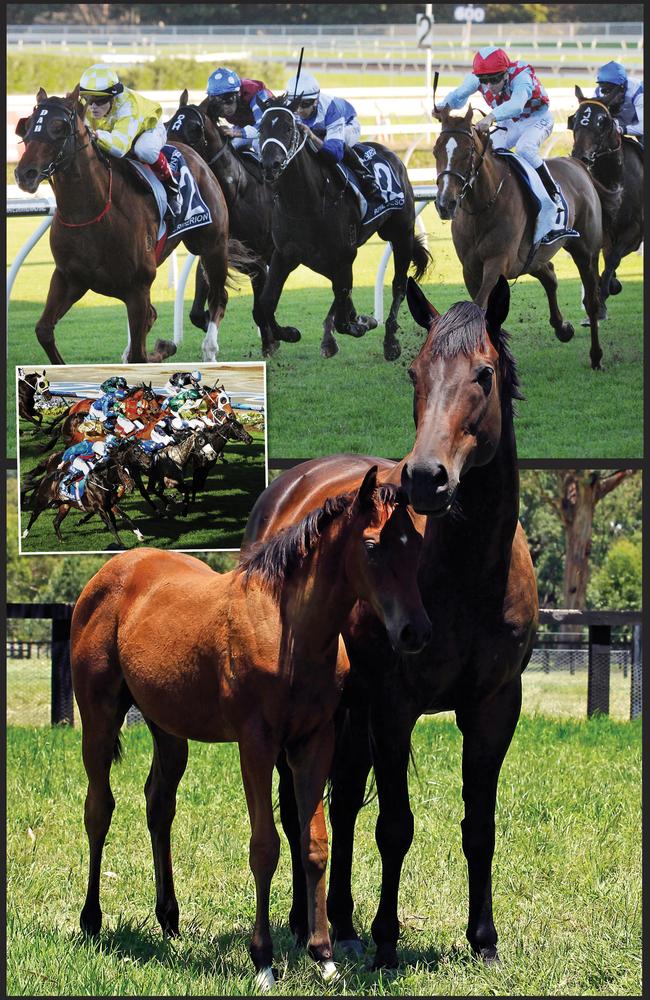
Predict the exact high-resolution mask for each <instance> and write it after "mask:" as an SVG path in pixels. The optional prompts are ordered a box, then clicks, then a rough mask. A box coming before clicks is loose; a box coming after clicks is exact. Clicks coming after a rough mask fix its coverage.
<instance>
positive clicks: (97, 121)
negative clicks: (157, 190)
mask: <svg viewBox="0 0 650 1000" xmlns="http://www.w3.org/2000/svg"><path fill="white" fill-rule="evenodd" d="M79 97H80V98H81V100H83V101H84V102H85V103H86V106H87V111H86V122H87V123H88V125H89V126H90V128H91V129H92V130H93V132H94V133H95V139H96V141H97V145H98V146H99V147H100V149H102V150H104V152H106V153H109V154H110V155H111V156H117V157H122V156H126V154H127V153H128V152H129V151H132V152H133V153H134V155H135V156H136V157H137V159H138V160H141V161H142V162H143V163H148V164H149V166H150V167H151V169H152V171H153V172H154V174H155V175H156V177H157V178H158V180H159V181H161V182H162V183H163V184H164V186H165V188H166V191H167V197H168V202H169V208H170V211H171V212H172V214H174V215H177V214H178V213H179V211H180V209H181V198H180V194H179V190H178V184H177V183H176V180H175V178H174V177H173V175H172V172H171V170H170V168H169V164H168V162H167V160H166V158H165V155H164V153H162V152H161V150H162V147H163V146H164V145H165V143H166V142H167V131H166V129H165V126H164V124H163V122H162V108H161V106H160V104H157V103H156V102H155V101H150V100H149V98H148V97H143V96H142V94H137V93H136V92H135V91H134V90H129V89H128V88H127V87H125V86H124V84H123V83H120V80H119V78H118V75H117V73H116V72H115V70H114V69H112V68H111V67H110V66H107V65H105V64H104V63H95V65H93V66H90V67H89V68H88V69H86V70H84V72H83V73H82V74H81V79H80V81H79Z"/></svg>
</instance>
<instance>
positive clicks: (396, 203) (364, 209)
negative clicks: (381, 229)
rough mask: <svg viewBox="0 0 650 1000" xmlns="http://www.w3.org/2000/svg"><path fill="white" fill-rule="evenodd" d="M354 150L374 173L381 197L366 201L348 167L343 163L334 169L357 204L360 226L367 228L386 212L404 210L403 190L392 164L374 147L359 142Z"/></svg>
mask: <svg viewBox="0 0 650 1000" xmlns="http://www.w3.org/2000/svg"><path fill="white" fill-rule="evenodd" d="M354 149H355V152H356V153H358V155H359V158H360V159H361V160H363V161H364V163H365V164H366V166H367V167H370V169H371V170H372V172H373V173H374V175H375V180H376V182H377V186H378V187H380V188H381V193H382V197H381V198H379V197H377V198H375V197H373V198H371V199H370V200H368V199H367V198H366V197H365V195H364V194H363V193H362V191H361V190H360V189H359V181H358V180H357V177H356V175H355V174H354V173H353V171H352V170H350V169H349V167H346V165H345V164H344V163H337V164H336V168H337V170H338V171H339V172H340V173H341V174H342V176H343V177H344V178H345V180H346V181H347V183H348V184H349V185H350V187H351V188H352V190H353V192H354V194H355V196H356V198H357V201H358V202H359V210H360V212H361V225H362V226H367V225H368V224H369V223H371V222H374V221H375V220H376V219H378V218H380V216H382V215H385V214H387V213H388V212H395V211H397V210H399V209H400V208H404V201H405V195H404V189H403V188H402V184H401V181H400V180H399V178H398V176H397V174H396V173H395V171H394V169H393V167H392V164H390V163H389V162H388V160H386V159H385V158H384V157H383V156H382V155H381V153H378V152H377V150H376V149H375V147H374V146H369V145H367V144H366V143H362V142H359V143H357V144H356V145H355V147H354Z"/></svg>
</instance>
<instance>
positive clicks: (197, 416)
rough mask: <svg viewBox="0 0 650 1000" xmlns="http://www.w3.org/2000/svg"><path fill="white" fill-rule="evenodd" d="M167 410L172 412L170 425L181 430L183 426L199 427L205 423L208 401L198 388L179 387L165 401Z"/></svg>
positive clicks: (208, 407) (208, 406)
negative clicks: (167, 405) (177, 390)
mask: <svg viewBox="0 0 650 1000" xmlns="http://www.w3.org/2000/svg"><path fill="white" fill-rule="evenodd" d="M167 402H168V404H169V411H170V413H171V414H173V418H172V427H173V428H174V429H175V430H182V429H183V428H184V427H193V428H199V427H203V426H204V425H205V423H206V420H205V418H206V417H207V414H208V410H209V409H210V404H209V401H208V400H207V399H206V397H205V395H204V393H203V392H202V391H201V390H200V389H194V388H188V389H181V390H180V392H177V393H176V395H175V396H171V397H170V398H169V400H168V401H167Z"/></svg>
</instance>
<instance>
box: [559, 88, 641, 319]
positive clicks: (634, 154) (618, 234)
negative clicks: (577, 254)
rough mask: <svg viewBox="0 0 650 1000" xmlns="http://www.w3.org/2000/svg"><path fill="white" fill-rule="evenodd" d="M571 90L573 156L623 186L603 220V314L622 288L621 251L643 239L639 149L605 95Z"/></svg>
mask: <svg viewBox="0 0 650 1000" xmlns="http://www.w3.org/2000/svg"><path fill="white" fill-rule="evenodd" d="M575 94H576V97H577V98H578V110H577V111H576V112H575V113H574V114H572V115H571V116H570V118H569V121H568V126H569V128H570V129H572V130H573V149H572V150H571V156H574V157H575V158H576V159H578V160H581V161H582V163H584V164H585V166H586V167H587V168H588V169H589V172H590V173H591V174H592V176H593V177H595V179H596V180H597V181H599V182H600V183H601V184H603V185H604V186H605V187H606V188H610V189H611V190H616V189H620V190H621V205H620V208H619V209H618V211H617V212H616V214H615V215H614V217H613V218H612V219H607V220H606V222H605V225H604V246H603V256H604V258H605V270H604V271H603V273H602V274H601V276H600V299H601V311H600V316H599V318H600V319H606V318H607V308H606V306H605V302H606V301H607V298H608V296H609V295H618V293H619V292H620V291H621V283H620V281H619V280H618V278H617V277H616V268H617V267H618V265H619V264H620V263H621V260H622V259H623V257H626V256H627V255H628V254H629V253H632V252H633V251H634V250H638V249H639V246H640V245H641V240H642V239H643V150H642V148H641V146H640V144H639V143H638V142H637V141H636V139H628V138H624V137H623V136H622V135H621V134H620V132H619V131H618V129H617V128H616V124H615V121H614V119H613V118H612V116H611V114H610V111H609V108H608V107H607V100H606V99H605V98H604V97H601V98H599V99H598V100H596V99H595V98H588V97H585V96H584V94H583V93H582V90H581V89H580V87H578V86H576V88H575Z"/></svg>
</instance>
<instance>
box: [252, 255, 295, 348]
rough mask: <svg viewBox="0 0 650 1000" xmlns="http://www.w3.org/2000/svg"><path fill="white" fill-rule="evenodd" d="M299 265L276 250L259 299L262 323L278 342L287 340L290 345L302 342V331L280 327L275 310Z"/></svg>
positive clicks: (289, 327)
mask: <svg viewBox="0 0 650 1000" xmlns="http://www.w3.org/2000/svg"><path fill="white" fill-rule="evenodd" d="M299 263H300V261H298V260H289V259H288V258H287V257H283V256H282V254H281V253H279V252H278V251H277V250H274V251H273V256H272V257H271V264H270V266H269V271H268V274H267V276H266V280H265V282H264V288H263V290H262V293H261V295H260V298H259V306H260V310H261V318H262V323H263V324H264V323H265V324H268V326H269V328H270V329H272V331H273V336H274V337H275V339H276V340H285V341H287V342H288V343H290V344H295V343H296V342H297V341H298V340H300V330H297V329H296V328H295V327H294V326H278V324H277V322H276V319H275V310H276V309H277V307H278V302H279V301H280V295H281V294H282V289H283V288H284V283H285V281H286V280H287V278H288V277H289V275H290V274H291V272H292V271H295V269H296V268H297V267H298V264H299ZM258 325H259V324H258ZM260 329H262V326H260Z"/></svg>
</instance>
